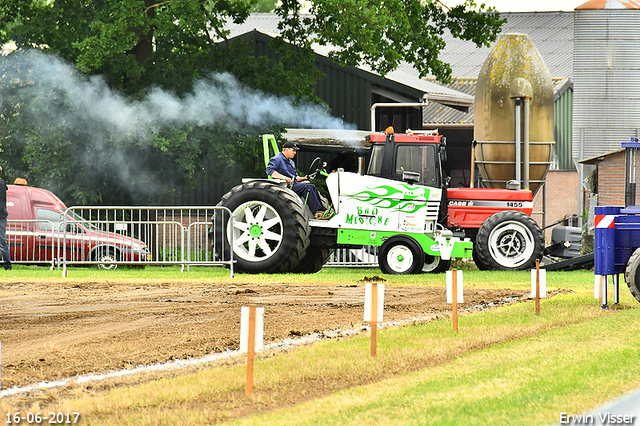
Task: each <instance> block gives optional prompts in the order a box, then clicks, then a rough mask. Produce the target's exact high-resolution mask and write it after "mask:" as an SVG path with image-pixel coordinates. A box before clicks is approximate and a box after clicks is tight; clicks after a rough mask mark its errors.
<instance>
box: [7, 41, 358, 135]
mask: <svg viewBox="0 0 640 426" xmlns="http://www.w3.org/2000/svg"><path fill="white" fill-rule="evenodd" d="M12 56H13V55H9V56H7V57H4V58H3V60H9V61H10V60H11V57H12ZM26 58H27V64H28V65H27V66H28V75H25V74H23V75H14V76H4V78H7V77H9V78H14V79H20V80H26V79H28V80H31V82H32V83H33V84H35V85H36V86H37V87H38V88H39V89H40V90H43V91H48V90H56V91H57V92H58V93H60V94H62V95H64V96H65V97H67V98H68V99H69V100H70V101H71V103H72V104H76V105H78V107H79V111H78V112H77V113H79V114H86V116H87V117H88V118H90V119H91V120H93V121H94V122H95V123H96V124H97V125H100V124H102V125H104V126H105V127H108V128H110V129H114V130H116V131H118V132H122V133H124V134H138V135H143V134H144V132H145V131H147V130H149V129H154V128H157V127H159V126H162V125H164V124H171V125H182V124H192V125H195V126H207V125H213V124H220V123H224V122H234V123H240V124H243V123H244V124H247V125H250V126H268V125H270V124H283V125H285V126H287V127H300V128H316V129H353V128H354V126H353V125H345V124H344V123H342V121H341V120H340V119H338V118H336V117H333V116H331V115H330V114H329V113H328V112H327V111H326V109H324V108H322V107H321V106H318V105H314V104H306V105H294V104H293V103H292V101H291V100H290V99H288V98H286V97H278V96H274V95H270V94H266V93H262V92H260V91H257V90H252V89H249V88H247V87H244V86H242V85H241V84H240V83H239V82H238V80H236V78H235V77H234V76H233V75H231V74H228V73H223V74H213V75H211V76H210V77H209V78H208V79H201V80H198V81H196V83H195V85H194V90H193V92H192V93H190V94H187V95H186V96H184V97H182V98H179V97H177V96H176V95H175V94H173V93H170V92H167V91H164V90H161V89H159V88H156V89H153V90H152V91H151V92H150V94H149V95H148V96H146V97H145V98H144V99H143V100H141V101H137V102H132V101H128V100H126V99H125V98H123V97H122V96H121V95H119V94H118V93H117V92H115V91H112V90H111V89H110V88H109V87H108V86H107V84H106V83H105V82H104V80H103V79H102V78H101V77H99V76H94V77H92V78H90V79H88V80H85V79H83V78H82V77H81V76H79V74H78V72H77V71H76V69H75V68H74V67H73V66H71V65H69V64H67V63H66V62H64V61H62V60H61V59H59V58H57V57H55V56H52V55H44V54H42V53H39V52H37V51H31V52H29V53H27V54H26ZM58 113H60V112H58ZM71 113H73V112H72V111H68V112H67V113H66V114H61V115H60V117H59V118H60V119H62V120H63V121H62V122H61V124H64V123H65V122H66V124H71V123H72V122H73V120H70V121H66V120H64V118H72V117H69V116H68V115H69V114H71ZM65 115H66V117H65ZM83 121H84V120H83ZM234 127H235V126H234Z"/></svg>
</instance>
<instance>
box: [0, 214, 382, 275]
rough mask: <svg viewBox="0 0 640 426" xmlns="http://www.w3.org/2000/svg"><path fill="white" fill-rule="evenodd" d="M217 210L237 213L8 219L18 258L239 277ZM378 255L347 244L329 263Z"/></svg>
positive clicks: (362, 263) (367, 263)
mask: <svg viewBox="0 0 640 426" xmlns="http://www.w3.org/2000/svg"><path fill="white" fill-rule="evenodd" d="M216 211H217V212H223V211H224V212H226V213H227V215H229V216H230V215H231V212H230V211H229V209H228V208H226V207H91V206H89V207H70V208H68V209H67V210H66V212H65V214H59V213H55V212H52V211H50V212H48V215H47V218H46V219H44V218H43V219H38V220H8V221H7V242H8V244H9V248H10V251H11V255H12V262H15V263H25V264H43V265H49V266H50V268H51V269H54V268H55V267H56V266H57V267H62V268H64V267H66V266H67V265H97V266H98V267H100V268H103V269H111V268H116V267H117V266H118V265H132V266H136V265H137V266H144V265H181V266H182V267H183V269H184V268H185V267H187V269H188V268H189V267H190V266H195V265H207V266H228V267H229V269H230V274H231V276H233V273H234V272H233V266H234V259H233V252H232V251H231V250H230V248H229V245H228V244H225V243H224V241H223V240H224V239H223V238H222V237H223V235H224V232H225V231H224V230H222V229H215V227H216V226H219V225H216V224H214V223H212V222H211V217H212V216H213V215H214V213H215V212H216ZM54 213H55V214H54ZM231 220H233V219H231ZM231 237H232V238H233V235H231ZM232 244H233V243H232ZM214 248H215V249H214ZM377 254H378V248H377V247H363V248H359V249H349V248H341V249H338V250H336V251H335V252H334V253H333V254H332V255H331V257H330V258H329V261H328V262H327V263H326V265H325V266H327V267H377V266H378V257H377Z"/></svg>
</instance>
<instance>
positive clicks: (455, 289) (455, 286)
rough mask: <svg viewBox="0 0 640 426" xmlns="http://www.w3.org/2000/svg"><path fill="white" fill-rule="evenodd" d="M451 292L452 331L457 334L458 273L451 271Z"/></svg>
mask: <svg viewBox="0 0 640 426" xmlns="http://www.w3.org/2000/svg"><path fill="white" fill-rule="evenodd" d="M451 292H452V295H453V299H452V302H453V308H452V309H451V310H452V312H453V329H454V330H455V331H456V333H457V332H458V271H457V270H455V269H454V270H453V272H452V273H451Z"/></svg>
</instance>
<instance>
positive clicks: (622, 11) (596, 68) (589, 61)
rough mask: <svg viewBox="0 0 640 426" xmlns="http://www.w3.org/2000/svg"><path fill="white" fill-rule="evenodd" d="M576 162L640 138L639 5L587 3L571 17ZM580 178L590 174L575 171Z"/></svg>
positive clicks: (632, 1) (604, 0)
mask: <svg viewBox="0 0 640 426" xmlns="http://www.w3.org/2000/svg"><path fill="white" fill-rule="evenodd" d="M573 79H574V100H573V148H572V155H573V158H574V160H576V161H577V160H580V159H584V158H589V157H594V156H598V155H601V154H604V153H608V152H612V151H615V150H617V149H620V144H621V143H622V142H625V141H628V140H629V138H630V137H637V136H640V1H638V0H591V1H588V2H587V3H585V4H583V5H582V6H579V7H578V8H576V10H575V13H574V63H573ZM579 171H580V173H581V179H584V176H585V174H586V173H588V170H587V171H585V170H584V169H583V167H579Z"/></svg>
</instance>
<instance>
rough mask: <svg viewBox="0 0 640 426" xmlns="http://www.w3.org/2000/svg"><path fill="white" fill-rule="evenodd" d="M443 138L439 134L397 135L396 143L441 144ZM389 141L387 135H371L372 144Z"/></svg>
mask: <svg viewBox="0 0 640 426" xmlns="http://www.w3.org/2000/svg"><path fill="white" fill-rule="evenodd" d="M441 139H442V136H440V135H438V134H419V133H395V134H394V141H395V142H396V143H420V144H425V143H436V144H439V143H440V141H441ZM386 140H387V137H386V135H382V134H373V135H369V142H371V143H385V141H386Z"/></svg>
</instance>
